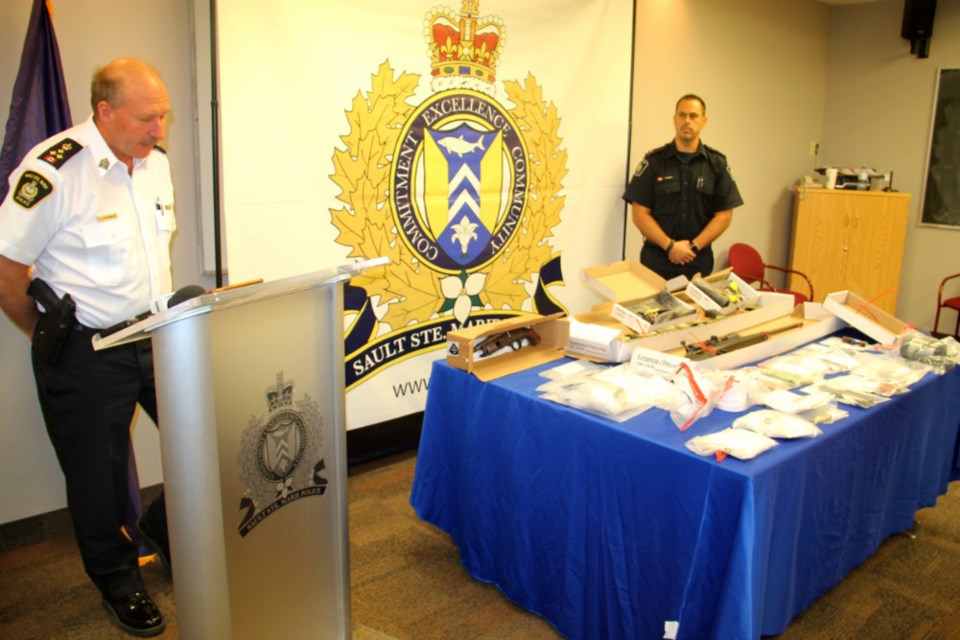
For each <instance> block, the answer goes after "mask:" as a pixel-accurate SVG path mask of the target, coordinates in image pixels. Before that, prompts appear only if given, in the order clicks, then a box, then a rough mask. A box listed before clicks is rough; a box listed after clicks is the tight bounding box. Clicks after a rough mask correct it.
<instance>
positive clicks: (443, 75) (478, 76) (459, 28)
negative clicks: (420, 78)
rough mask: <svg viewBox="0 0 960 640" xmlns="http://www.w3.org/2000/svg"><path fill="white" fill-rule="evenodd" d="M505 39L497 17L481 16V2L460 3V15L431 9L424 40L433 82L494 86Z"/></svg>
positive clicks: (425, 24)
mask: <svg viewBox="0 0 960 640" xmlns="http://www.w3.org/2000/svg"><path fill="white" fill-rule="evenodd" d="M504 36H505V29H504V25H503V20H502V19H501V18H500V17H499V16H484V17H482V18H481V17H480V0H462V2H461V3H460V14H459V15H457V14H456V13H455V11H454V10H453V9H451V8H449V7H439V6H438V7H434V8H433V9H431V11H430V13H429V14H427V17H426V19H425V20H424V37H425V38H426V41H427V45H429V54H430V66H431V68H432V75H433V78H434V83H435V84H436V83H437V81H440V84H441V85H444V84H446V85H448V86H449V87H456V86H465V87H468V88H475V89H480V90H484V88H485V85H486V86H491V85H493V83H494V82H495V81H496V79H497V63H498V62H499V59H500V51H501V50H502V49H503V42H504ZM443 88H446V87H443Z"/></svg>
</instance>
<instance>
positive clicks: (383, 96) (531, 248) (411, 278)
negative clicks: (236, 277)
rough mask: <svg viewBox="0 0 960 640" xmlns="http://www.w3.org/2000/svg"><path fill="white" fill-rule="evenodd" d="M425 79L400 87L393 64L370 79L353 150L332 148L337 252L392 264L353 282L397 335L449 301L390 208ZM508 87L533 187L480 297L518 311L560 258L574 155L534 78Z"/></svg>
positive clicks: (355, 123) (349, 144)
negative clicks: (398, 152)
mask: <svg viewBox="0 0 960 640" xmlns="http://www.w3.org/2000/svg"><path fill="white" fill-rule="evenodd" d="M419 80H420V76H419V75H418V74H413V73H401V74H400V75H399V77H398V78H396V79H394V74H393V69H392V68H391V67H390V64H389V60H387V61H385V62H383V63H382V64H381V65H380V69H379V70H378V72H377V73H376V74H374V75H372V82H371V90H370V91H369V92H368V93H367V94H366V95H363V93H362V92H361V91H358V92H357V95H356V96H354V99H353V108H352V109H351V110H350V111H347V112H346V116H347V121H348V123H349V124H350V132H349V133H347V134H346V135H344V136H341V138H340V139H341V140H342V141H343V143H344V145H346V148H345V149H339V148H338V149H334V155H333V163H334V167H335V169H336V173H335V174H334V175H333V176H331V178H332V179H333V181H334V182H335V183H336V184H337V186H339V187H340V190H341V192H340V195H338V196H337V199H338V200H339V201H340V202H342V203H343V205H344V206H343V207H340V208H338V209H330V214H331V217H332V222H333V224H334V226H335V227H336V228H337V229H338V230H339V234H338V235H337V239H336V242H337V244H340V245H343V246H347V247H352V250H351V251H350V253H349V257H351V258H374V257H378V256H383V257H389V258H390V265H388V266H387V267H385V268H383V269H378V270H372V271H370V272H368V273H365V274H363V275H360V276H356V277H354V278H353V281H352V282H353V284H354V285H355V286H358V287H363V288H364V289H365V290H366V292H367V295H368V296H369V297H373V296H378V295H379V296H380V300H381V301H382V302H387V303H390V304H389V305H388V309H387V311H386V314H385V316H384V317H383V318H381V319H380V321H381V322H385V323H388V324H389V326H390V327H392V328H393V329H400V328H402V327H406V326H408V325H409V324H411V323H418V322H422V321H425V320H427V319H429V318H430V317H432V316H433V315H434V314H435V313H437V312H438V311H439V309H440V307H441V305H442V304H443V302H444V296H443V294H442V292H441V290H440V278H441V277H443V276H444V275H448V274H440V273H438V272H435V271H432V270H430V269H428V268H426V267H425V266H424V263H423V262H422V261H421V260H420V259H419V257H418V256H417V255H416V254H414V253H413V252H411V251H410V249H409V248H408V247H407V245H406V244H405V243H404V242H402V241H400V239H399V238H398V237H397V233H398V232H397V230H396V228H395V223H394V220H393V217H392V214H391V207H390V204H389V201H388V198H390V195H391V194H390V172H391V162H392V161H393V157H392V156H393V151H394V149H395V148H396V145H397V140H398V137H399V135H400V133H401V131H402V129H403V125H404V123H405V122H406V121H407V120H408V119H409V118H410V117H411V115H412V113H413V112H414V110H415V109H416V107H417V105H415V104H411V103H410V102H408V101H409V100H410V99H411V98H412V97H413V94H414V91H415V90H416V88H417V85H418V83H419ZM504 88H505V89H506V91H507V95H508V96H509V98H510V100H511V101H512V102H513V104H514V105H515V106H514V108H513V109H509V110H508V111H509V113H510V114H511V115H512V116H513V118H514V121H515V122H516V123H517V124H518V126H519V127H520V132H521V135H522V136H523V138H524V140H525V142H526V144H527V150H528V153H529V158H528V163H529V165H528V166H529V169H530V174H529V175H530V180H529V184H530V189H529V195H528V198H527V202H526V207H525V210H524V213H523V217H522V219H521V220H520V222H519V226H520V229H519V230H518V231H517V232H516V233H514V235H513V237H512V238H511V240H510V241H509V243H508V244H507V245H506V246H505V247H504V248H503V250H501V252H500V253H499V255H498V256H497V258H496V259H495V260H494V261H493V262H491V263H489V264H487V265H485V266H484V267H483V271H484V273H486V280H485V283H484V287H483V290H482V291H481V293H480V299H481V300H482V301H483V302H484V303H485V304H489V305H490V306H491V307H492V308H494V309H504V308H506V309H513V310H517V311H519V310H520V309H521V306H522V304H523V301H524V300H525V299H527V298H529V296H530V294H529V292H528V291H527V290H526V288H525V284H528V283H531V282H533V278H534V276H535V275H536V274H538V273H539V270H540V267H541V266H543V265H544V264H546V263H547V262H549V261H550V260H551V259H552V258H553V257H555V256H556V255H557V253H558V252H554V251H553V250H552V247H551V245H550V243H549V242H548V238H550V237H552V235H553V232H552V230H553V228H554V227H555V226H556V225H557V224H558V223H559V222H560V212H561V211H562V210H563V204H564V201H565V196H562V195H560V190H561V189H562V187H563V184H562V180H563V178H564V177H565V176H566V174H567V168H566V166H567V153H566V151H563V150H560V149H559V146H560V143H561V141H562V139H561V138H560V136H559V135H558V130H559V127H560V118H559V117H558V116H557V110H556V107H554V105H553V104H552V103H545V102H544V100H543V96H542V92H541V89H540V87H539V86H537V84H536V80H535V79H534V77H533V75H531V74H528V75H527V78H526V81H525V82H524V83H523V84H522V85H521V84H520V83H519V82H515V81H506V82H504Z"/></svg>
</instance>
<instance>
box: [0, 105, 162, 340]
mask: <svg viewBox="0 0 960 640" xmlns="http://www.w3.org/2000/svg"><path fill="white" fill-rule="evenodd" d="M77 146H80V147H82V148H80V149H79V150H77ZM175 230H176V221H175V214H174V206H173V183H172V181H171V179H170V164H169V162H168V160H167V157H166V154H165V153H163V152H162V151H160V150H159V149H154V150H153V151H152V152H151V153H150V155H149V156H147V157H146V158H144V159H134V169H133V175H132V176H131V175H130V174H129V173H128V172H127V167H126V165H125V164H123V163H122V162H120V161H119V160H118V159H117V157H116V156H115V155H114V154H113V152H112V151H111V150H110V147H108V146H107V143H106V141H104V139H103V136H101V135H100V132H99V131H98V130H97V127H96V125H94V123H93V118H92V117H91V118H89V119H88V120H87V121H86V122H84V123H82V124H79V125H77V126H75V127H72V128H70V129H68V130H66V131H64V132H62V133H60V134H57V135H56V136H53V137H51V138H49V139H47V140H45V141H44V142H41V143H40V144H39V145H37V146H36V147H34V148H33V149H32V150H31V151H30V153H28V154H27V157H26V158H25V159H24V160H23V162H22V163H21V164H20V166H19V167H17V169H16V170H14V172H13V173H12V174H10V192H9V193H8V195H7V198H6V199H5V200H4V202H3V204H2V205H0V254H3V255H4V256H6V257H7V258H9V259H11V260H14V261H16V262H19V263H21V264H25V265H34V271H33V276H32V277H33V278H41V279H43V280H45V281H46V282H47V283H48V284H49V285H50V286H51V287H52V288H53V290H54V291H55V292H56V293H57V295H58V296H62V295H63V294H64V293H69V294H70V295H71V296H72V297H73V299H74V301H75V302H76V303H77V320H78V321H79V322H80V323H81V324H84V325H86V326H88V327H93V328H101V329H102V328H104V327H108V326H110V325H113V324H116V323H117V322H120V321H122V320H126V319H128V318H132V317H133V316H136V315H138V314H140V313H143V312H144V311H146V310H147V309H149V305H150V302H151V300H155V299H157V298H159V297H160V296H162V295H164V294H166V293H169V292H170V291H171V290H172V288H173V282H172V277H171V271H170V239H171V236H172V234H173V232H174V231H175Z"/></svg>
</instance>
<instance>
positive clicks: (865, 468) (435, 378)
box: [410, 361, 960, 640]
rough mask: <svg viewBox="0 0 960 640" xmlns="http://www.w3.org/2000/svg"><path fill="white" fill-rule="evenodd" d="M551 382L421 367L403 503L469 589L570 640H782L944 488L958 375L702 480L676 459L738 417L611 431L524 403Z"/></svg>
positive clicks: (686, 461)
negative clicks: (410, 478) (421, 404)
mask: <svg viewBox="0 0 960 640" xmlns="http://www.w3.org/2000/svg"><path fill="white" fill-rule="evenodd" d="M556 364H557V363H554V364H550V365H544V366H542V367H539V368H537V369H532V370H529V371H525V372H522V373H519V374H514V375H511V376H508V377H506V378H502V379H499V380H496V381H493V382H489V383H484V382H481V381H479V380H477V379H476V378H475V377H474V376H471V375H469V374H466V373H464V372H463V371H459V370H457V369H454V368H452V367H450V366H448V365H447V364H446V363H444V362H442V361H438V362H436V363H435V364H434V365H433V371H432V376H431V378H430V390H429V394H428V397H427V406H426V412H425V415H424V421H423V431H422V434H421V440H420V449H419V454H418V458H417V468H416V476H415V480H414V485H413V491H412V494H411V499H410V500H411V504H412V505H413V507H414V509H415V510H416V512H417V514H418V515H419V516H420V517H421V518H422V519H424V520H425V521H427V522H430V523H432V524H434V525H436V526H437V527H439V528H441V529H442V530H444V531H446V532H447V533H449V534H450V536H451V538H452V540H453V542H454V543H455V544H456V545H457V546H458V547H459V549H460V553H461V557H462V562H463V564H464V566H465V567H466V569H467V570H468V571H469V572H470V573H471V574H472V575H473V576H474V577H475V578H477V579H479V580H483V581H486V582H492V583H494V584H496V585H497V587H498V588H499V589H500V590H501V591H502V592H503V593H504V594H505V595H506V596H507V597H508V598H509V599H510V600H512V601H513V602H515V603H517V604H519V605H521V606H523V607H525V608H526V609H529V610H530V611H533V612H535V613H537V614H539V615H541V616H543V617H544V618H545V619H546V620H548V621H549V622H550V623H551V624H552V625H553V626H554V627H555V628H556V629H557V630H558V632H559V633H560V634H562V635H563V636H565V637H568V638H571V639H576V640H579V639H588V638H597V639H601V638H603V639H617V640H629V639H632V638H637V639H644V640H645V639H648V638H662V637H664V625H665V623H666V622H667V621H679V634H678V636H677V637H678V638H679V639H680V640H684V639H696V640H703V639H707V638H751V639H752V638H758V637H760V636H761V635H768V634H776V633H780V632H782V631H784V630H785V629H786V627H787V624H788V623H789V622H790V620H791V618H793V617H794V616H795V615H796V614H798V613H799V612H801V611H802V610H803V609H805V608H806V607H807V606H809V604H810V603H811V602H812V601H813V600H814V599H815V598H816V597H818V596H819V595H821V594H823V593H824V592H825V591H827V590H828V589H829V588H830V587H831V586H833V585H835V584H836V583H837V582H839V581H840V580H841V579H842V578H843V577H844V576H845V575H846V574H847V573H848V572H849V571H850V570H851V569H852V568H854V567H856V566H857V565H859V564H861V563H863V562H864V561H865V560H866V559H867V558H868V557H869V556H870V555H871V554H872V553H873V552H874V551H875V550H876V549H877V547H878V546H879V544H880V543H881V542H882V541H883V540H884V539H885V538H886V537H888V536H889V535H891V534H893V533H896V532H899V531H903V530H905V529H908V528H910V527H911V526H912V524H913V518H914V513H915V511H916V510H917V509H919V508H921V507H927V506H932V505H934V504H935V503H936V500H937V496H939V495H941V494H943V493H944V492H945V491H946V489H947V484H948V482H949V481H950V480H951V478H952V477H953V474H954V473H955V472H956V471H957V451H958V446H960V444H958V432H960V370H957V369H955V370H954V371H952V372H951V373H950V374H947V375H945V376H935V375H932V374H928V375H927V376H926V377H925V378H924V379H923V380H922V381H921V382H919V383H918V384H916V385H914V387H913V389H912V391H911V392H910V393H908V394H905V395H903V396H899V397H897V398H895V399H893V400H891V401H890V402H886V403H883V404H881V405H879V406H877V407H874V408H873V409H869V410H862V409H855V408H854V409H851V410H850V414H851V415H850V417H849V418H847V419H845V420H842V421H840V422H838V423H836V424H833V425H823V430H824V434H823V435H822V436H820V437H817V438H814V439H808V440H798V441H789V442H788V441H784V442H783V443H782V444H781V445H780V446H778V447H775V448H774V449H772V450H770V451H768V452H767V453H764V454H762V455H761V456H760V457H758V458H756V459H754V460H751V461H746V462H743V461H739V460H736V459H734V458H732V457H728V458H727V459H725V460H724V461H723V462H720V463H718V462H716V460H715V459H714V458H713V457H709V458H704V457H699V456H696V455H694V454H693V453H691V452H690V451H689V450H687V449H686V448H685V447H684V443H685V442H686V441H687V440H688V439H690V438H691V437H693V436H696V435H702V434H706V433H712V432H714V431H718V430H720V429H721V428H724V427H726V426H729V424H730V423H731V422H732V421H733V419H734V418H735V417H736V415H734V414H729V413H724V412H721V411H717V410H715V411H714V412H713V413H712V414H711V415H710V416H708V417H707V418H705V419H702V420H700V421H698V422H697V423H695V424H694V425H693V426H691V427H690V428H689V429H687V430H686V431H684V432H681V431H680V430H679V429H678V428H677V427H676V426H675V425H674V424H673V422H672V421H671V420H670V417H669V415H668V414H667V413H666V412H665V411H661V410H657V409H654V410H650V411H648V412H646V413H644V414H642V415H640V416H637V417H636V418H633V419H631V420H629V421H626V422H624V423H619V424H618V423H615V422H612V421H610V420H606V419H604V418H601V417H597V416H593V415H591V414H588V413H585V412H582V411H578V410H575V409H571V408H568V407H565V406H562V405H558V404H555V403H552V402H549V401H545V400H541V399H539V398H537V397H536V394H535V391H534V389H535V388H536V387H537V386H538V385H539V384H541V383H542V382H544V379H543V378H542V377H539V375H538V374H539V372H540V371H541V370H543V369H546V368H549V367H552V366H555V365H556ZM845 408H846V407H845Z"/></svg>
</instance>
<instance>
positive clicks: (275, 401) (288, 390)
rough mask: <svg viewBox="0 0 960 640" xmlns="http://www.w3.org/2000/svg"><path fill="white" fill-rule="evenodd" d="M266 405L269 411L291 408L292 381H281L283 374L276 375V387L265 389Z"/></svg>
mask: <svg viewBox="0 0 960 640" xmlns="http://www.w3.org/2000/svg"><path fill="white" fill-rule="evenodd" d="M267 405H268V406H269V407H270V411H271V412H272V411H276V410H278V409H283V408H286V407H292V406H293V380H291V381H289V382H284V381H283V372H280V373H278V374H277V386H275V387H270V388H269V389H267Z"/></svg>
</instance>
